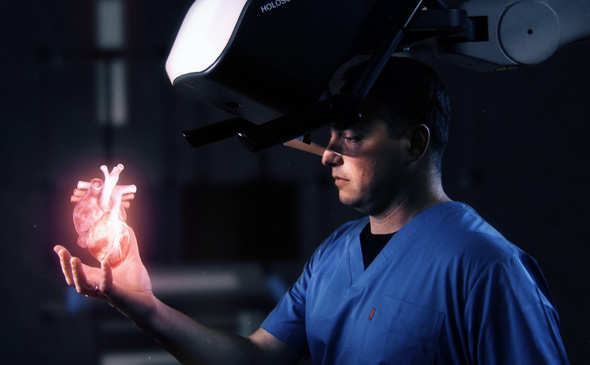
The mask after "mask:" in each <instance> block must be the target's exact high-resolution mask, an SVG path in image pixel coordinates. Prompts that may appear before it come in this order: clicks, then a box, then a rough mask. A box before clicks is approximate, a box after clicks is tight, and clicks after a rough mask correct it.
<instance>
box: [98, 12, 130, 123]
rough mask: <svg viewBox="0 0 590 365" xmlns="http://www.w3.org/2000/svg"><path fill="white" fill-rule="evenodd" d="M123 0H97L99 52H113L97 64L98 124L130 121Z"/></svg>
mask: <svg viewBox="0 0 590 365" xmlns="http://www.w3.org/2000/svg"><path fill="white" fill-rule="evenodd" d="M124 5H125V4H124V2H123V0H96V11H95V14H96V18H95V25H96V29H95V34H96V38H95V41H96V48H97V49H98V51H99V52H104V53H105V54H108V52H112V55H111V56H110V57H106V58H105V59H104V60H98V61H97V62H96V67H95V77H96V112H97V119H98V122H99V124H101V125H105V124H107V123H109V124H111V125H113V126H122V125H125V123H126V121H127V100H128V99H127V64H126V62H125V59H124V58H123V56H122V53H123V52H124V47H125V6H124Z"/></svg>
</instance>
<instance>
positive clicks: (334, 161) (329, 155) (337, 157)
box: [322, 146, 342, 166]
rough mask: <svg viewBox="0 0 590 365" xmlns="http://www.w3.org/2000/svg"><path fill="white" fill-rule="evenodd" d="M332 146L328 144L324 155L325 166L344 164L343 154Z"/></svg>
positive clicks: (323, 162)
mask: <svg viewBox="0 0 590 365" xmlns="http://www.w3.org/2000/svg"><path fill="white" fill-rule="evenodd" d="M331 147H332V146H328V148H326V150H325V151H324V154H323V155H322V164H323V165H324V166H338V165H342V154H341V153H339V152H336V151H335V150H333V149H332V148H331Z"/></svg>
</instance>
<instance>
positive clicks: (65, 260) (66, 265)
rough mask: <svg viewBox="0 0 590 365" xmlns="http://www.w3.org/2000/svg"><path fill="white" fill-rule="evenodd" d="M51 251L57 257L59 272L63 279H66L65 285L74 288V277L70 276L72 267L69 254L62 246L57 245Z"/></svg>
mask: <svg viewBox="0 0 590 365" xmlns="http://www.w3.org/2000/svg"><path fill="white" fill-rule="evenodd" d="M53 251H55V253H56V254H57V256H59V263H60V265H61V271H62V272H63V274H64V278H65V279H66V283H67V284H68V285H69V286H74V277H73V276H72V266H71V264H70V260H71V259H72V256H71V255H70V252H69V251H68V250H67V249H65V248H64V247H63V246H60V245H57V246H55V247H54V248H53Z"/></svg>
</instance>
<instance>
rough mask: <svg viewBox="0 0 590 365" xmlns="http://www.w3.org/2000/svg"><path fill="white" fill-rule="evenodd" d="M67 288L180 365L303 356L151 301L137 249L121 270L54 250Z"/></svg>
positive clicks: (261, 333)
mask: <svg viewBox="0 0 590 365" xmlns="http://www.w3.org/2000/svg"><path fill="white" fill-rule="evenodd" d="M54 251H55V252H56V253H57V255H58V256H59V258H60V263H61V267H62V272H63V274H64V278H65V280H66V282H67V284H68V285H70V286H73V287H75V288H76V290H77V291H78V293H80V294H83V295H87V296H89V297H94V298H97V299H100V300H102V301H104V302H106V303H108V304H109V305H111V306H113V307H114V308H116V309H117V310H118V311H120V312H121V313H122V314H124V315H125V316H127V317H128V318H129V319H130V320H131V321H133V323H135V324H136V325H137V326H138V327H139V328H140V329H142V330H143V331H144V332H146V333H147V334H149V335H151V336H152V337H153V338H154V339H155V340H156V341H158V342H159V343H160V344H161V345H162V346H163V347H164V348H166V350H168V351H169V352H170V353H171V354H172V355H173V356H174V357H176V358H177V359H178V360H180V361H181V362H182V363H185V364H202V363H204V364H207V363H210V364H264V363H273V364H274V363H281V364H283V363H285V364H288V363H295V362H297V360H298V359H300V358H301V357H302V354H301V353H299V352H298V351H296V350H294V349H293V348H291V347H290V346H288V345H287V344H285V343H284V342H282V341H280V340H279V339H277V338H276V337H274V336H272V335H271V334H270V333H268V332H267V331H265V330H263V329H259V330H258V331H256V332H255V333H253V334H252V335H251V336H249V337H242V336H238V335H235V334H232V333H229V332H223V331H219V330H216V329H211V328H209V327H206V326H204V325H202V324H200V323H198V322H196V321H195V320H193V319H192V318H190V317H188V316H186V315H184V314H182V313H181V312H179V311H177V310H175V309H173V308H171V307H169V306H168V305H166V304H164V303H162V302H161V301H160V300H159V299H158V298H156V297H155V296H154V295H153V293H152V290H151V282H150V279H149V276H148V274H147V270H146V269H145V267H144V265H143V263H142V262H141V259H140V257H139V253H138V250H137V241H136V239H135V235H134V234H133V232H132V248H131V252H130V254H129V256H128V257H127V259H126V260H125V261H124V262H123V264H121V266H119V267H117V268H115V269H112V268H111V267H110V266H109V264H108V261H107V260H105V261H104V262H103V263H102V265H101V267H100V268H95V267H90V266H87V265H84V264H82V262H81V261H80V260H79V259H78V258H76V257H72V256H71V255H70V253H69V251H68V250H67V249H65V248H64V247H62V246H56V247H55V248H54Z"/></svg>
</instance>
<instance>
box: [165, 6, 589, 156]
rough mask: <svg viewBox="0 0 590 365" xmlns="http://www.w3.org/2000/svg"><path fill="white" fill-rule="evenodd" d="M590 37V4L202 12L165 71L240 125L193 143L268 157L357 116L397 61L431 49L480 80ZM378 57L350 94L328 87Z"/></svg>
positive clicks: (214, 129)
mask: <svg viewBox="0 0 590 365" xmlns="http://www.w3.org/2000/svg"><path fill="white" fill-rule="evenodd" d="M589 37H590V0H580V1H576V3H575V4H573V2H572V1H566V0H544V1H537V0H520V1H515V0H501V1H500V0H455V1H453V0H434V1H421V0H399V1H391V0H362V1H361V0H323V1H314V0H197V1H195V2H194V4H193V5H192V7H191V8H190V9H189V11H188V13H187V15H186V17H185V19H184V21H183V23H182V25H181V28H180V30H179V32H178V35H177V38H176V40H175V42H174V45H173V47H172V50H171V51H170V55H169V57H168V60H167V62H166V70H167V73H168V76H169V78H170V80H171V82H172V84H173V85H174V88H175V89H176V90H178V91H179V92H181V93H182V94H185V95H187V96H189V97H191V98H195V99H197V100H200V101H202V102H204V103H207V104H209V105H212V106H214V107H216V108H218V109H221V110H224V111H226V112H228V113H231V114H233V115H234V116H235V118H232V119H230V120H227V121H223V122H218V123H214V124H211V125H208V126H205V127H202V128H198V129H195V130H192V131H186V132H184V135H185V137H186V138H187V140H188V141H189V142H190V143H191V144H192V145H193V146H195V147H198V146H201V145H205V144H208V143H212V142H216V141H219V140H221V139H225V138H229V137H233V136H238V138H239V139H240V140H241V141H242V142H243V143H244V144H245V145H246V146H247V147H248V148H249V149H251V150H253V151H260V150H263V149H265V148H268V147H271V146H273V145H276V144H279V143H283V142H286V141H289V140H291V139H294V138H296V137H299V136H302V135H305V134H307V133H309V132H311V131H313V130H316V129H318V128H320V127H322V126H325V125H328V124H330V123H332V122H333V121H334V120H336V119H350V120H355V118H356V117H358V113H357V112H356V108H357V106H358V104H360V102H362V100H363V99H364V97H365V96H366V94H367V92H368V91H369V90H370V88H371V86H372V84H373V82H374V81H375V79H376V78H377V76H378V75H379V73H380V72H381V69H382V68H383V66H384V64H385V63H386V61H387V59H389V57H391V55H392V54H393V53H395V52H398V51H400V50H402V49H405V48H408V47H409V48H411V47H412V45H414V44H421V43H425V42H430V43H432V44H433V45H434V47H433V49H434V50H435V52H436V53H437V54H438V55H439V56H440V57H441V58H443V59H445V60H448V61H450V62H454V63H458V64H461V65H463V66H465V67H469V68H472V69H474V70H480V71H485V70H498V69H505V68H514V67H519V66H523V65H529V64H536V63H540V62H543V61H544V60H546V59H547V58H549V57H550V56H551V55H552V54H553V53H554V52H555V51H556V50H558V49H559V48H561V47H563V46H565V45H568V44H571V43H575V42H577V41H580V40H584V39H587V38H589ZM361 54H368V55H370V60H369V62H368V64H367V67H366V69H365V70H364V72H363V73H361V75H360V77H359V78H358V79H357V80H354V84H353V87H352V88H350V91H349V92H348V93H346V94H336V95H333V94H332V93H331V92H330V90H329V84H330V81H331V80H332V78H333V77H334V75H335V74H336V73H337V71H338V70H339V69H341V68H342V67H343V65H345V64H346V63H347V62H348V61H349V60H350V59H352V58H354V57H355V56H358V55H361Z"/></svg>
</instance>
